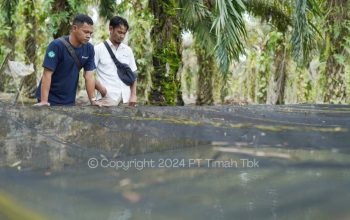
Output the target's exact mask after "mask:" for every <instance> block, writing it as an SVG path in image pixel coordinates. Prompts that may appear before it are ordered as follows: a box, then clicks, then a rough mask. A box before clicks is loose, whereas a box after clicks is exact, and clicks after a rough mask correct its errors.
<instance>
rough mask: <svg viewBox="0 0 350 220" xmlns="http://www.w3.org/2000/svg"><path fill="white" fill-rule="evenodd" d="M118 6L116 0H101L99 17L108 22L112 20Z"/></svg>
mask: <svg viewBox="0 0 350 220" xmlns="http://www.w3.org/2000/svg"><path fill="white" fill-rule="evenodd" d="M116 5H117V4H116V3H115V0H100V4H99V6H98V9H99V15H100V16H101V17H103V18H105V19H106V20H110V19H111V18H112V17H113V16H114V13H115V11H116Z"/></svg>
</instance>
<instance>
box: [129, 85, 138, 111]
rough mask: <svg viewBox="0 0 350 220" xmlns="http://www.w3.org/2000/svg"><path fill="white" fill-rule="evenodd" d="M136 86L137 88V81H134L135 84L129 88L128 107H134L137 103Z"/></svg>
mask: <svg viewBox="0 0 350 220" xmlns="http://www.w3.org/2000/svg"><path fill="white" fill-rule="evenodd" d="M136 86H137V79H136V80H135V82H134V83H133V84H132V85H131V86H130V99H129V106H135V105H136V102H137V95H136Z"/></svg>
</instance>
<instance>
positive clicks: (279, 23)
mask: <svg viewBox="0 0 350 220" xmlns="http://www.w3.org/2000/svg"><path fill="white" fill-rule="evenodd" d="M245 4H246V6H247V11H248V12H249V13H250V14H251V15H253V16H257V17H260V18H261V19H262V20H264V21H267V22H269V23H270V24H271V25H272V26H273V27H275V29H276V30H278V31H279V32H281V33H282V34H283V37H282V39H283V40H280V41H278V44H276V53H275V57H274V66H275V72H274V80H275V84H276V85H275V89H274V92H275V93H276V95H275V97H276V98H275V99H274V100H272V102H271V104H283V103H284V90H285V82H286V78H287V66H286V65H287V62H286V61H287V59H288V56H289V54H290V53H291V54H292V56H293V58H294V59H295V60H296V62H297V63H298V64H299V66H302V65H305V64H307V63H308V62H309V61H310V52H311V51H312V50H313V48H316V44H317V42H316V39H317V36H320V34H319V33H317V29H316V28H315V27H314V25H313V24H312V22H311V21H312V19H313V17H314V16H315V15H319V12H320V9H319V8H318V3H317V2H315V1H314V0H306V1H305V0H296V1H276V0H245ZM288 27H291V28H292V31H291V33H290V31H289V30H288ZM288 34H291V35H292V36H291V41H290V44H291V49H292V51H289V49H288V48H289V47H288V46H286V44H287V35H288Z"/></svg>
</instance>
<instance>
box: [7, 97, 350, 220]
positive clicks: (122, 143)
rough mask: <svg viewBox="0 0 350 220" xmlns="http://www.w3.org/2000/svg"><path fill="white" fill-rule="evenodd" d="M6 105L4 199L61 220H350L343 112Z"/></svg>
mask: <svg viewBox="0 0 350 220" xmlns="http://www.w3.org/2000/svg"><path fill="white" fill-rule="evenodd" d="M0 108H2V109H1V111H0V123H1V126H0V138H1V139H0V189H1V190H0V191H2V192H6V194H7V196H6V198H15V201H16V203H15V207H17V208H18V210H19V212H20V210H21V209H20V208H19V207H26V208H27V209H30V210H32V211H34V212H36V213H40V215H43V216H49V217H50V218H49V219H53V220H61V219H75V220H80V219H82V220H83V219H84V220H89V219H286V220H287V219H320V220H322V219H325V220H326V219H327V220H328V219H339V220H342V219H344V220H345V219H349V218H350V211H349V210H348V207H347V206H348V204H349V202H350V192H349V190H348V186H349V185H350V171H349V170H350V169H349V168H350V158H349V157H348V153H349V147H348V142H347V141H348V135H349V131H348V129H349V127H350V123H349V119H348V118H349V117H347V118H344V115H349V108H346V107H341V108H336V109H334V108H333V109H332V108H331V107H325V106H320V107H318V106H316V107H313V106H309V107H308V106H300V107H294V106H291V107H290V106H286V107H266V106H260V107H257V106H255V107H244V108H243V107H242V108H240V107H237V108H235V107H227V108H220V107H212V108H199V107H198V108H197V107H195V108H188V107H184V108H154V107H152V108H151V107H150V108H147V107H144V108H143V109H142V108H141V109H113V108H112V109H96V108H79V107H74V108H54V109H35V108H31V107H18V108H11V107H8V106H6V105H4V104H1V103H0ZM305 114H307V116H305ZM279 119H281V120H279ZM253 121H255V122H256V124H259V126H260V127H259V126H256V124H251V123H252V122H253ZM277 121H278V122H277ZM323 121H328V122H327V123H323ZM302 124H304V126H305V127H306V128H303V129H301V130H298V129H297V128H299V127H298V126H301V125H302ZM306 124H308V125H306ZM322 124H325V126H324V127H320V125H322ZM274 126H277V127H278V129H276V130H274V129H271V128H272V127H274ZM285 126H290V127H292V128H290V127H288V128H286V127H285ZM308 126H309V127H308ZM318 127H320V128H322V129H316V128H318ZM337 127H339V128H340V129H333V128H337ZM323 128H327V129H323ZM328 128H332V129H328ZM91 157H94V158H97V159H98V160H101V159H104V158H105V159H107V160H109V161H113V160H115V161H133V160H136V161H142V160H151V159H153V160H155V161H159V160H160V159H171V161H174V160H173V159H177V160H181V159H184V161H186V162H187V167H168V168H159V167H149V168H145V169H142V170H137V169H135V168H130V169H128V170H123V169H116V168H115V167H110V168H103V167H101V166H99V167H97V168H95V169H91V168H89V167H88V165H87V161H88V159H89V158H91ZM205 159H208V160H214V161H224V162H225V161H237V162H238V166H233V167H222V166H221V167H213V166H210V165H208V163H206V161H205ZM242 159H246V160H250V161H253V160H254V159H255V160H257V161H259V166H258V167H257V166H255V167H249V166H242V163H241V160H242ZM190 160H191V161H192V162H197V161H199V160H201V162H200V163H199V164H200V166H199V167H194V166H192V167H188V165H189V161H190ZM195 164H196V163H195ZM222 164H223V163H222ZM4 213H5V212H4V206H3V205H2V204H1V203H0V219H6V218H3V216H4ZM8 219H9V218H8ZM15 219H19V218H15ZM11 220H12V219H11Z"/></svg>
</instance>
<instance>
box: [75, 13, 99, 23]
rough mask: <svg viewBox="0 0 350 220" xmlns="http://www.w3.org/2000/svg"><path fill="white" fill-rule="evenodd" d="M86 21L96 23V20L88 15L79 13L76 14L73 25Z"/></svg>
mask: <svg viewBox="0 0 350 220" xmlns="http://www.w3.org/2000/svg"><path fill="white" fill-rule="evenodd" d="M84 23H87V24H89V25H94V22H93V21H92V19H91V18H90V17H89V16H88V15H84V14H79V15H77V16H75V18H74V20H73V25H82V24H84Z"/></svg>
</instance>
